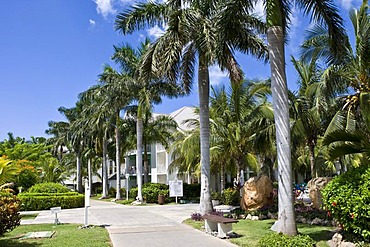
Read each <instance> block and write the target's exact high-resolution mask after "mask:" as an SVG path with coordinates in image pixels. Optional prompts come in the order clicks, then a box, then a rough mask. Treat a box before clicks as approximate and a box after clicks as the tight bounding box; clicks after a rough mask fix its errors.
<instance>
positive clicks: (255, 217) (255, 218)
mask: <svg viewBox="0 0 370 247" xmlns="http://www.w3.org/2000/svg"><path fill="white" fill-rule="evenodd" d="M251 220H259V218H258V216H252V218H251Z"/></svg>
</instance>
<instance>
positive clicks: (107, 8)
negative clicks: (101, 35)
mask: <svg viewBox="0 0 370 247" xmlns="http://www.w3.org/2000/svg"><path fill="white" fill-rule="evenodd" d="M93 1H94V2H95V3H96V11H97V12H98V14H101V15H102V16H103V17H104V18H107V17H108V15H110V14H115V13H116V12H117V11H116V10H115V9H114V7H113V0H93Z"/></svg>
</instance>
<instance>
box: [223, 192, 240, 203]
mask: <svg viewBox="0 0 370 247" xmlns="http://www.w3.org/2000/svg"><path fill="white" fill-rule="evenodd" d="M222 202H223V204H225V205H232V206H239V205H240V192H239V190H236V189H233V188H227V189H225V190H224V191H223V193H222Z"/></svg>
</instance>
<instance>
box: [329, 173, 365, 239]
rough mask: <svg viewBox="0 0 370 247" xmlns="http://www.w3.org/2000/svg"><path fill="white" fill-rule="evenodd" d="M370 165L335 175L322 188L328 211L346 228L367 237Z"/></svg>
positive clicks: (350, 231)
mask: <svg viewBox="0 0 370 247" xmlns="http://www.w3.org/2000/svg"><path fill="white" fill-rule="evenodd" d="M369 188H370V168H369V167H367V166H362V167H359V168H355V169H352V170H350V171H348V172H346V173H344V174H342V175H339V176H337V177H335V178H334V179H333V180H332V181H330V182H329V183H328V185H327V186H326V187H325V188H324V189H323V191H322V195H323V202H324V205H325V207H326V209H327V210H328V212H329V214H331V216H332V217H333V218H334V219H336V220H337V221H338V222H339V223H340V224H341V225H342V227H343V229H344V230H345V231H346V232H349V233H353V234H355V235H358V236H361V237H362V238H363V239H364V240H366V241H369V240H370V224H369V223H368V222H369V221H370V190H369Z"/></svg>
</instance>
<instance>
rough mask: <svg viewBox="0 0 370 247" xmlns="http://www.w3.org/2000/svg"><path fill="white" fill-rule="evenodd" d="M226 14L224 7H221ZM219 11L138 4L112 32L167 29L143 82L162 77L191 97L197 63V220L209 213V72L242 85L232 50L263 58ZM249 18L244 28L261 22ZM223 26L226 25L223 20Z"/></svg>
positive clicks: (252, 38)
mask: <svg viewBox="0 0 370 247" xmlns="http://www.w3.org/2000/svg"><path fill="white" fill-rule="evenodd" d="M223 7H224V9H226V6H225V5H223ZM220 13H222V11H221V8H216V2H212V1H182V2H180V1H168V2H164V3H153V2H150V3H140V4H138V5H136V6H135V7H132V8H131V9H128V10H127V11H126V12H123V13H120V14H119V15H118V16H117V18H116V29H117V30H119V31H121V32H122V33H123V34H129V33H132V32H134V31H136V30H138V29H141V28H143V27H144V26H145V25H146V24H149V25H152V26H154V25H156V24H162V23H163V22H165V23H166V24H168V28H167V30H166V32H165V33H164V35H163V36H162V37H160V38H159V39H158V40H156V41H155V42H154V44H153V45H152V46H151V48H150V50H149V51H148V53H147V54H146V57H145V59H144V63H143V69H142V73H141V76H143V77H148V76H151V75H152V74H155V75H158V74H160V75H165V76H166V77H167V78H169V79H170V80H171V81H178V79H179V78H180V80H181V85H182V86H183V88H184V90H185V91H186V92H189V91H190V88H191V85H192V82H193V77H194V74H195V72H194V66H195V62H196V61H198V73H197V75H198V91H199V105H200V119H199V120H200V140H201V186H202V189H201V195H200V212H201V214H205V213H208V212H210V211H212V204H211V196H210V189H209V184H210V181H209V180H210V144H209V139H210V137H209V85H210V81H209V70H208V68H209V66H211V65H213V64H216V63H218V65H219V66H220V67H221V69H222V70H227V71H228V72H229V74H230V78H231V81H233V82H237V83H239V82H240V81H241V80H242V73H241V70H240V68H239V66H238V64H237V62H236V60H235V58H234V56H233V49H234V48H235V47H236V46H237V45H238V49H241V50H243V51H247V52H250V53H252V54H254V55H257V56H259V57H261V56H263V54H264V51H265V49H264V45H263V42H261V41H260V40H259V39H258V38H257V36H256V35H255V33H254V32H253V31H251V30H250V29H247V28H245V29H243V30H238V31H237V32H234V30H233V29H230V28H229V27H227V26H226V25H222V24H223V23H222V22H221V21H220V17H221V15H220ZM252 19H253V18H249V19H248V20H246V19H245V18H244V19H243V20H245V21H246V22H245V24H244V25H243V26H244V27H248V26H250V25H259V26H258V27H259V28H261V29H262V26H263V25H262V24H261V22H258V20H256V19H253V21H251V20H252ZM223 20H225V19H223Z"/></svg>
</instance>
